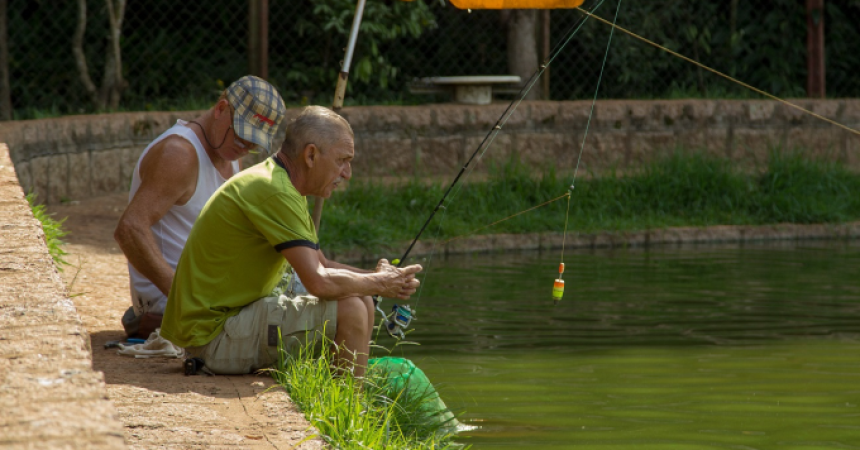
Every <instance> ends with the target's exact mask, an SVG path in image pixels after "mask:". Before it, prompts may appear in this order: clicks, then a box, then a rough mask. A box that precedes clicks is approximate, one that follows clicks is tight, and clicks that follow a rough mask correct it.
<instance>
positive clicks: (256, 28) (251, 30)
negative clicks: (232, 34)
mask: <svg viewBox="0 0 860 450" xmlns="http://www.w3.org/2000/svg"><path fill="white" fill-rule="evenodd" d="M248 71H249V72H250V73H251V74H252V75H256V76H258V77H260V78H262V79H264V80H265V79H268V78H269V0H249V1H248Z"/></svg>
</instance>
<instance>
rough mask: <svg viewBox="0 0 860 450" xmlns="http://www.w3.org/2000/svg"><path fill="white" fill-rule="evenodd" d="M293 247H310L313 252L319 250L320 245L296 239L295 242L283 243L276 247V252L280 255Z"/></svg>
mask: <svg viewBox="0 0 860 450" xmlns="http://www.w3.org/2000/svg"><path fill="white" fill-rule="evenodd" d="M293 247H308V248H311V249H313V250H319V249H320V245H319V244H316V243H314V242H312V241H308V240H306V239H296V240H295V241H287V242H281V243H280V244H278V245H276V246H275V251H276V252H278V253H280V252H282V251H284V250H286V249H288V248H293Z"/></svg>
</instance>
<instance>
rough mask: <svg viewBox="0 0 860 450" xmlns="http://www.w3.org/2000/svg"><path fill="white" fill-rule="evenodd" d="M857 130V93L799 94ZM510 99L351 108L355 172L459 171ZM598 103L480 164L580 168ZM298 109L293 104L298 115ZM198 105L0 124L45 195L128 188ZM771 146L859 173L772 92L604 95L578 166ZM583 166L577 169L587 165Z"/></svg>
mask: <svg viewBox="0 0 860 450" xmlns="http://www.w3.org/2000/svg"><path fill="white" fill-rule="evenodd" d="M797 102H798V103H799V104H800V105H802V106H803V107H805V108H808V109H810V110H812V111H814V112H816V113H818V114H821V115H823V116H825V117H828V118H831V119H834V120H836V121H838V122H840V123H843V124H846V125H848V126H850V127H852V128H860V100H820V101H815V100H797ZM506 107H507V104H493V105H488V106H469V105H454V104H439V105H424V106H403V107H396V106H372V107H352V108H345V109H344V110H343V114H344V115H345V116H346V117H347V118H348V119H349V121H350V123H351V124H352V126H353V129H354V130H355V132H356V152H357V156H358V157H357V159H356V161H355V163H354V165H353V168H354V173H355V175H356V176H357V177H369V176H374V177H379V176H433V175H436V176H444V177H452V176H453V175H454V174H456V172H457V170H458V169H459V168H460V167H461V166H462V164H463V163H464V162H465V161H466V159H467V158H468V157H469V156H470V155H471V154H472V153H473V152H474V151H475V149H476V148H477V147H478V145H479V144H480V143H481V141H482V140H483V139H484V137H485V136H486V135H487V132H488V131H489V130H490V129H491V128H492V126H493V125H494V124H495V123H496V120H497V119H498V118H499V117H500V116H501V115H502V113H503V112H504V111H505V108H506ZM590 107H591V102H587V101H577V102H523V103H522V104H521V105H520V106H519V108H518V109H517V110H516V111H515V112H514V113H513V114H512V115H511V116H510V117H509V119H508V120H507V122H506V124H505V125H504V127H503V130H502V131H501V133H499V135H498V136H497V137H496V138H495V140H494V141H493V144H492V146H491V147H490V149H489V151H487V152H486V154H485V155H484V157H483V159H482V161H480V162H479V163H477V164H476V170H478V171H482V170H486V169H487V168H488V167H489V166H490V165H491V164H493V163H504V162H505V161H507V160H509V158H512V157H517V158H519V159H520V160H521V161H522V162H524V163H525V164H528V165H529V166H531V167H533V168H534V169H535V170H536V171H540V170H545V169H546V168H547V167H550V166H554V167H555V168H556V169H557V170H559V171H561V172H564V171H568V170H571V171H572V170H573V168H574V167H575V165H576V161H577V158H578V156H579V151H580V145H581V142H582V139H583V133H584V130H585V127H586V123H587V122H588V118H589V110H590ZM297 112H298V110H297V109H294V110H291V112H290V113H291V114H295V113H297ZM199 113H200V112H199V111H191V112H178V113H123V114H110V115H96V116H72V117H64V118H58V119H45V120H35V121H19V122H4V123H0V142H6V143H8V144H9V147H10V149H11V150H10V151H11V154H12V159H13V161H14V163H15V168H16V170H17V172H18V177H19V179H20V180H21V184H22V186H23V187H24V189H25V190H28V191H29V190H33V191H35V192H36V193H37V194H38V195H39V199H40V200H41V201H46V202H49V203H53V202H58V201H62V200H74V199H80V198H85V197H88V196H94V195H99V194H105V193H111V192H125V191H126V190H127V189H128V186H129V183H130V179H131V173H132V170H133V169H134V164H135V162H136V161H137V158H138V157H139V155H140V152H141V151H142V150H143V148H144V147H145V146H146V144H147V143H149V142H150V141H151V140H152V139H153V138H154V137H156V136H157V135H158V134H160V133H161V132H162V131H164V130H165V129H167V128H169V127H170V126H171V125H172V124H173V123H174V122H175V121H176V119H177V118H185V119H189V118H194V117H195V116H197V115H198V114H199ZM773 146H782V147H783V148H792V147H802V148H803V149H804V150H805V151H807V152H809V153H810V155H811V156H815V157H824V158H829V159H832V160H836V161H840V162H842V163H844V164H845V165H847V166H848V167H850V168H852V169H854V170H860V137H858V136H857V135H856V134H852V133H850V132H848V131H844V130H842V129H839V128H837V127H835V126H833V125H830V124H828V123H826V122H824V121H821V120H819V119H816V118H814V117H812V116H809V115H807V114H804V113H802V112H799V111H797V110H794V109H792V108H789V107H788V106H785V105H783V104H780V103H778V102H773V101H746V100H675V101H668V100H656V101H600V102H597V105H596V108H595V112H594V115H593V117H592V121H591V126H590V129H589V132H588V139H587V144H586V146H585V150H584V152H583V154H582V162H581V166H580V170H581V171H594V172H596V173H601V172H604V171H606V170H609V169H613V168H614V169H617V170H620V171H625V170H629V169H631V168H635V167H638V166H640V165H641V164H642V163H645V162H648V161H650V160H653V159H655V158H657V157H659V156H661V155H662V154H665V153H666V152H670V151H673V150H674V149H676V148H679V147H681V148H684V149H687V150H690V151H697V152H705V153H709V154H714V155H719V156H723V157H726V158H730V159H732V160H735V161H737V162H738V163H739V164H744V165H748V166H756V165H759V164H762V163H763V162H765V161H766V159H767V154H768V151H769V149H770V148H771V147H773ZM249 162H253V161H249ZM581 173H582V172H581Z"/></svg>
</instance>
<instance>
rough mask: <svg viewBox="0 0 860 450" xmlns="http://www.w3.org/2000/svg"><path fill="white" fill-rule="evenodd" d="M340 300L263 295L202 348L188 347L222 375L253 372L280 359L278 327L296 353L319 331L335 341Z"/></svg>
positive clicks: (290, 349)
mask: <svg viewBox="0 0 860 450" xmlns="http://www.w3.org/2000/svg"><path fill="white" fill-rule="evenodd" d="M336 329H337V302H336V301H328V302H326V301H322V300H320V299H318V298H316V297H314V296H311V295H301V296H298V297H293V298H290V297H287V296H285V295H282V296H280V297H264V298H261V299H259V300H257V301H255V302H254V303H251V304H250V305H248V306H246V307H244V308H242V311H240V312H239V314H237V315H235V316H233V317H230V318H229V319H227V321H226V322H225V323H224V331H222V332H221V334H219V335H218V336H216V337H215V339H213V340H212V341H211V342H209V343H208V344H206V345H204V346H202V347H190V348H186V349H185V350H186V351H187V352H188V354H189V356H194V357H199V358H201V359H203V361H204V363H205V364H206V367H207V368H208V369H209V370H211V371H212V372H214V373H217V374H223V375H234V374H245V373H251V372H254V371H256V370H259V369H264V368H267V367H271V366H272V365H273V364H274V363H275V362H277V360H278V351H277V350H278V348H277V345H278V336H279V334H278V330H280V336H281V338H282V339H283V341H284V347H285V348H286V350H287V352H289V353H291V354H295V353H296V352H297V351H298V349H299V348H300V346H302V345H304V344H305V342H306V340H310V339H313V338H314V334H316V333H323V332H324V333H325V335H326V337H328V338H329V339H332V340H334V334H335V330H336Z"/></svg>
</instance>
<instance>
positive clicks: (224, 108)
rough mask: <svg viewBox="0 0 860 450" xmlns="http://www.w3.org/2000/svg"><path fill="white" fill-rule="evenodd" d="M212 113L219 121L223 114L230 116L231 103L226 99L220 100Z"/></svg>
mask: <svg viewBox="0 0 860 450" xmlns="http://www.w3.org/2000/svg"><path fill="white" fill-rule="evenodd" d="M212 112H213V113H214V114H213V115H214V117H215V118H216V119H217V118H219V117H221V114H229V113H230V103H229V102H228V101H227V99H226V98H222V99H221V100H218V102H217V103H215V105H214V106H213V107H212Z"/></svg>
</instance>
